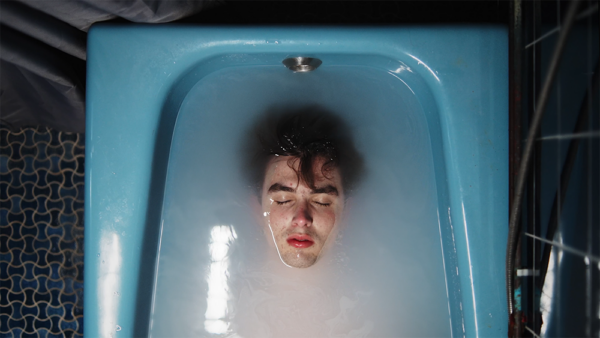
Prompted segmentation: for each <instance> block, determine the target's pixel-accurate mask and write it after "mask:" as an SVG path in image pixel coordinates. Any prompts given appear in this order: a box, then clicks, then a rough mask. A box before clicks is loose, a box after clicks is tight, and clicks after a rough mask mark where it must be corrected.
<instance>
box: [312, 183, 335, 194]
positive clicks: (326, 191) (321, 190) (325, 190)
mask: <svg viewBox="0 0 600 338" xmlns="http://www.w3.org/2000/svg"><path fill="white" fill-rule="evenodd" d="M310 193H311V194H328V195H335V196H338V195H339V193H338V190H337V188H336V187H334V186H333V185H326V186H324V187H322V188H318V189H315V190H312V191H311V192H310Z"/></svg>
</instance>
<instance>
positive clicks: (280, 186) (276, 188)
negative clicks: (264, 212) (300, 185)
mask: <svg viewBox="0 0 600 338" xmlns="http://www.w3.org/2000/svg"><path fill="white" fill-rule="evenodd" d="M276 191H287V192H296V189H292V188H290V187H286V186H285V185H283V184H279V183H275V184H273V185H272V186H271V187H270V188H269V190H268V192H276Z"/></svg>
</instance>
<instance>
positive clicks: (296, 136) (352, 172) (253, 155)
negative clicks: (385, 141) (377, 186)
mask: <svg viewBox="0 0 600 338" xmlns="http://www.w3.org/2000/svg"><path fill="white" fill-rule="evenodd" d="M246 136H247V137H246V138H245V141H246V142H247V143H246V144H245V145H244V149H243V154H244V157H245V159H244V168H243V172H244V176H245V177H246V179H247V180H248V184H249V186H250V188H252V189H254V190H255V192H256V193H257V195H258V196H260V195H261V194H262V185H263V183H264V178H265V171H266V167H267V163H268V162H269V160H271V158H273V156H292V157H293V158H292V159H290V161H288V165H289V166H290V167H293V164H294V162H295V161H296V160H298V161H300V163H299V167H298V170H297V171H296V174H297V175H298V181H300V180H302V181H304V182H305V183H306V185H308V186H309V187H310V188H311V189H315V178H314V174H313V170H312V169H313V162H314V160H315V159H317V158H319V157H322V158H324V159H325V160H326V161H325V163H324V164H323V166H322V168H321V172H322V174H323V176H325V177H329V176H328V175H327V172H328V171H329V170H330V169H332V168H336V167H337V168H338V169H339V170H340V175H341V178H342V185H343V187H344V190H345V191H346V195H348V194H349V193H350V192H351V191H352V190H353V189H354V188H355V186H356V184H357V183H358V181H359V179H360V177H361V176H362V173H363V171H364V167H363V160H362V157H361V156H360V154H359V153H358V151H357V150H356V148H355V147H354V143H353V142H352V138H351V137H350V132H349V130H348V127H347V126H346V124H345V123H344V121H343V120H342V119H340V118H339V117H338V116H336V115H334V114H333V113H331V112H329V111H327V110H325V109H323V108H320V107H317V106H310V107H303V108H300V109H270V110H269V111H267V112H266V113H265V114H264V115H262V116H261V117H260V118H259V119H258V120H257V121H256V123H255V124H254V125H253V126H252V128H251V129H250V130H249V133H248V135H246Z"/></svg>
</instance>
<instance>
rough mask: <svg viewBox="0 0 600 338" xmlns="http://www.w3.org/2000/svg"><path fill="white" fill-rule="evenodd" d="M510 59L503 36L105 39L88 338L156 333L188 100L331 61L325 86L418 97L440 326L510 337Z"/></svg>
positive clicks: (133, 33) (100, 36) (96, 64)
mask: <svg viewBox="0 0 600 338" xmlns="http://www.w3.org/2000/svg"><path fill="white" fill-rule="evenodd" d="M507 47H508V43H507V32H506V29H504V28H499V27H493V26H449V27H446V26H435V27H408V26H407V27H393V28H316V27H315V28H312V27H309V28H307V27H301V28H300V27H299V28H289V27H287V28H274V27H269V28H257V27H255V28H234V27H219V28H211V27H190V26H161V27H150V26H118V25H98V26H95V27H93V28H92V29H91V30H90V34H89V40H88V62H87V65H88V74H87V76H88V84H87V130H86V152H87V153H86V199H85V203H86V205H85V210H86V214H85V225H86V228H85V231H86V232H85V250H86V256H85V267H86V269H85V270H86V277H85V298H84V299H85V322H84V323H85V336H86V337H119V336H122V337H141V336H148V335H149V332H150V331H151V318H152V314H153V311H154V309H153V305H154V304H153V302H154V300H153V299H154V293H155V292H156V290H155V284H156V280H157V269H158V262H157V257H159V248H160V243H161V240H162V238H163V235H162V232H163V230H164V229H163V222H164V211H163V204H164V203H165V201H164V199H165V197H164V196H165V189H166V188H167V183H166V182H167V176H168V171H169V170H170V169H169V161H170V159H171V158H172V157H173V156H172V153H171V152H172V149H173V147H174V146H175V143H176V142H179V141H174V140H176V139H177V138H176V137H175V136H176V135H175V136H174V130H177V128H176V125H177V121H178V119H179V118H180V116H179V114H180V111H181V109H182V105H184V102H186V99H189V98H188V94H189V93H190V92H191V91H192V90H193V89H194V88H196V87H195V86H197V84H199V83H202V81H204V80H203V79H209V78H210V79H212V78H214V77H210V75H211V74H215V73H216V72H222V71H225V70H226V71H227V72H235V71H236V69H239V70H240V71H254V70H257V69H268V70H270V71H271V70H272V71H273V72H274V74H279V73H277V72H289V71H288V70H287V69H285V66H283V65H282V63H281V61H282V60H283V59H285V58H286V57H290V56H310V57H316V58H319V59H320V60H322V61H323V65H322V66H321V67H320V68H319V69H317V70H316V71H315V72H319V71H322V72H323V74H332V75H331V76H333V77H335V76H338V75H336V74H337V73H335V71H336V69H338V70H339V69H352V67H359V68H360V69H361V71H364V70H367V71H368V70H369V69H371V70H373V72H377V73H385V74H389V75H390V76H393V77H394V79H397V80H398V81H399V82H401V83H402V84H403V86H405V87H406V88H408V89H409V91H410V92H411V93H412V94H410V95H411V96H413V97H414V100H416V101H415V102H417V104H418V105H419V108H418V114H419V115H420V118H421V119H422V120H423V121H425V124H426V128H427V135H426V139H427V144H428V147H429V148H430V149H428V150H427V158H428V159H427V160H428V161H431V163H432V167H433V168H432V175H433V176H432V177H434V178H433V180H434V186H435V194H436V201H437V202H436V203H437V215H436V216H435V217H436V219H437V225H436V226H437V229H438V231H437V233H436V234H435V236H436V237H437V238H436V240H437V241H439V243H440V244H441V258H440V259H441V261H442V262H443V277H444V279H445V280H444V283H445V287H446V297H447V299H446V300H445V301H446V302H447V304H448V310H447V312H448V318H449V322H450V323H449V324H448V322H447V321H446V322H444V323H431V325H446V326H448V325H449V328H450V329H449V332H450V335H452V336H455V337H461V336H466V337H479V336H481V337H500V336H506V332H507V326H508V315H507V310H506V296H505V282H504V255H505V244H506V238H507V224H508V212H507V211H508V48H507ZM328 67H329V68H328ZM336 67H338V68H336ZM344 67H346V68H344ZM327 72H329V73H327ZM315 74H316V73H315ZM340 76H342V75H340ZM348 79H350V78H348ZM348 79H345V81H347V80H348ZM211 81H212V80H211ZM394 81H395V80H394ZM368 88H369V87H365V89H362V91H361V92H363V93H366V95H368V94H369V89H368ZM375 94H376V93H373V95H375ZM229 95H230V96H231V97H234V96H235V93H234V92H232V93H229ZM351 99H352V98H351V97H349V98H346V99H345V100H351ZM252 100H254V101H256V102H257V103H256V104H257V105H259V104H262V105H264V104H265V102H266V103H268V102H269V101H270V100H273V98H271V97H269V96H263V97H256V98H253V99H252ZM278 100H279V101H281V98H280V97H279V96H278ZM297 100H298V98H296V101H297ZM254 101H253V102H254ZM382 104H383V105H385V103H382ZM444 311H445V310H444ZM390 315H391V316H393V315H394V314H390ZM199 320H200V319H199Z"/></svg>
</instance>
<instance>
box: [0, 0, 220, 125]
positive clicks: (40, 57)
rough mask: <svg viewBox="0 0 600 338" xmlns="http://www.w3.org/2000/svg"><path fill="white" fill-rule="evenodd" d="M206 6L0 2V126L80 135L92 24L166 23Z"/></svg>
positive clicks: (114, 0)
mask: <svg viewBox="0 0 600 338" xmlns="http://www.w3.org/2000/svg"><path fill="white" fill-rule="evenodd" d="M207 4H209V3H208V2H206V1H192V0H188V1H179V0H124V1H118V0H103V1H94V0H59V1H38V0H20V1H0V24H1V25H0V60H1V62H0V78H1V79H0V122H1V123H3V124H6V125H8V126H9V127H10V128H12V129H18V128H20V127H23V126H37V125H42V126H48V127H51V128H54V129H57V130H61V131H70V132H78V133H81V132H84V131H85V59H86V38H87V31H88V29H89V28H90V26H91V25H92V24H94V23H96V22H101V21H108V20H115V19H119V18H121V19H125V20H128V21H131V22H140V23H162V22H170V21H175V20H178V19H181V18H183V17H186V16H190V15H192V14H195V13H197V12H199V11H200V10H201V9H203V8H206V6H207Z"/></svg>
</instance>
